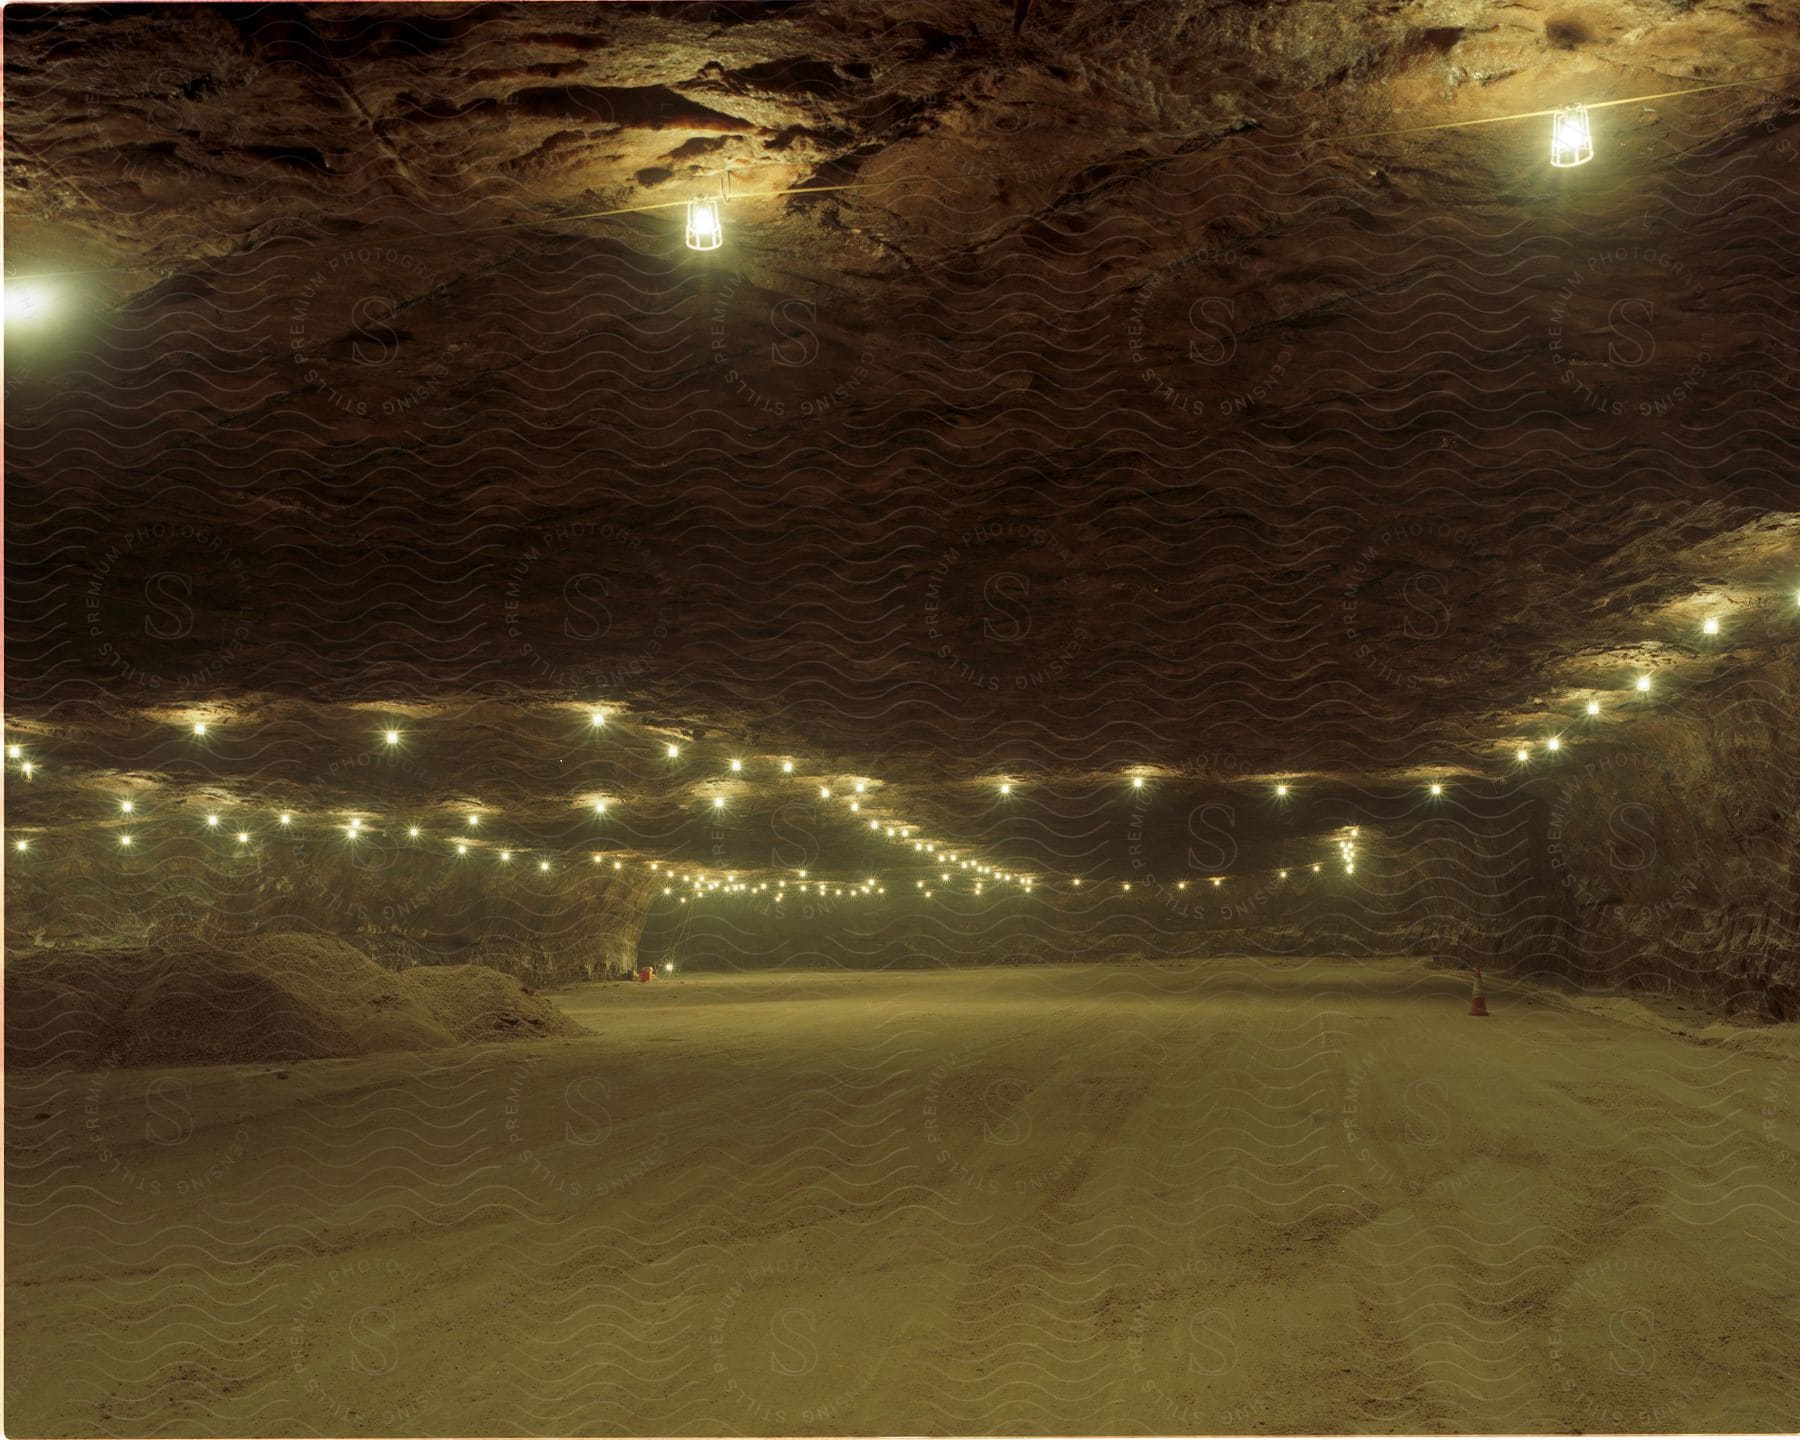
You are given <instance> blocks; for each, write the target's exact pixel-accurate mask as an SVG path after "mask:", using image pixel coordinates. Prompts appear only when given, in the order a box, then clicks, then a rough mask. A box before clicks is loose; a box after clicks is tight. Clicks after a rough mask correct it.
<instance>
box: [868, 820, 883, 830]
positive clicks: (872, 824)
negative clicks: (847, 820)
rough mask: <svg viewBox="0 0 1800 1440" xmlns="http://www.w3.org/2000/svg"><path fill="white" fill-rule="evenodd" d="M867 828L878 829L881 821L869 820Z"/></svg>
mask: <svg viewBox="0 0 1800 1440" xmlns="http://www.w3.org/2000/svg"><path fill="white" fill-rule="evenodd" d="M869 828H870V829H871V830H879V829H880V828H881V822H880V821H879V820H871V821H870V822H869Z"/></svg>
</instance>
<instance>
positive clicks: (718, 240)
mask: <svg viewBox="0 0 1800 1440" xmlns="http://www.w3.org/2000/svg"><path fill="white" fill-rule="evenodd" d="M724 243H725V227H724V225H723V224H722V223H721V221H720V218H719V202H718V201H717V200H690V201H688V205H687V247H688V249H690V250H717V249H718V248H719V247H720V246H721V245H723V244H724Z"/></svg>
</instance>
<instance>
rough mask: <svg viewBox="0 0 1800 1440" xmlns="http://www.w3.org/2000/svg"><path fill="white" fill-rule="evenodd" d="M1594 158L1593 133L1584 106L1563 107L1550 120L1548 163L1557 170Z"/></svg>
mask: <svg viewBox="0 0 1800 1440" xmlns="http://www.w3.org/2000/svg"><path fill="white" fill-rule="evenodd" d="M1593 158H1594V132H1593V129H1592V127H1591V126H1589V124H1588V112H1587V106H1585V105H1564V106H1562V107H1560V108H1559V109H1558V110H1557V112H1556V114H1555V115H1553V116H1552V117H1551V119H1550V163H1551V164H1552V165H1554V166H1556V167H1557V169H1559V170H1566V169H1568V168H1570V167H1571V166H1574V165H1585V164H1587V162H1588V161H1590V160H1592V159H1593Z"/></svg>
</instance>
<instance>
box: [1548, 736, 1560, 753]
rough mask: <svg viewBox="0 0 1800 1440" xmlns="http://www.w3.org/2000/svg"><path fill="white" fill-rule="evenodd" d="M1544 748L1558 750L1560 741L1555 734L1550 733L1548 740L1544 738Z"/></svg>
mask: <svg viewBox="0 0 1800 1440" xmlns="http://www.w3.org/2000/svg"><path fill="white" fill-rule="evenodd" d="M1544 748H1545V749H1546V750H1560V749H1562V741H1560V740H1558V739H1557V738H1556V736H1554V735H1552V736H1551V737H1550V738H1549V739H1548V740H1546V741H1545V742H1544Z"/></svg>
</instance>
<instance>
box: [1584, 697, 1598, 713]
mask: <svg viewBox="0 0 1800 1440" xmlns="http://www.w3.org/2000/svg"><path fill="white" fill-rule="evenodd" d="M1587 712H1588V714H1590V715H1598V714H1599V713H1600V702H1599V701H1598V700H1590V701H1588V703H1587Z"/></svg>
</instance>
